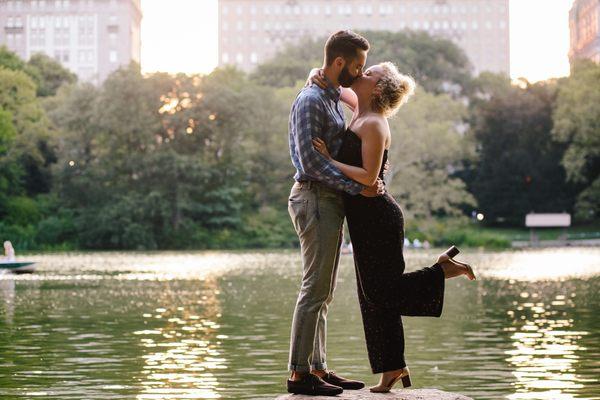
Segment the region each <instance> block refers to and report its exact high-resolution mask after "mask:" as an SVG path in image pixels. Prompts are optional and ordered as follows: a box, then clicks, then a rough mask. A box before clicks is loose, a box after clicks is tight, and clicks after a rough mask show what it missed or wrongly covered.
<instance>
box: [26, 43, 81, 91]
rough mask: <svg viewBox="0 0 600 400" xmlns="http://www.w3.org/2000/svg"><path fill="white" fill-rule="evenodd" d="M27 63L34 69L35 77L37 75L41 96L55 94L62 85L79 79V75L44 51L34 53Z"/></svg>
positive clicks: (38, 89) (31, 69) (30, 68)
mask: <svg viewBox="0 0 600 400" xmlns="http://www.w3.org/2000/svg"><path fill="white" fill-rule="evenodd" d="M27 65H28V66H29V70H30V71H33V74H34V76H33V77H34V79H36V78H35V77H37V79H36V83H37V95H38V96H40V97H47V96H54V95H55V94H56V91H57V90H58V88H59V87H60V86H61V85H64V84H71V83H75V82H76V81H77V75H75V74H74V73H72V72H71V71H69V70H68V69H66V68H64V67H63V66H62V65H61V64H60V63H58V62H57V61H55V60H53V59H52V58H50V57H48V56H47V55H45V54H42V53H36V54H34V55H32V56H31V58H30V59H29V61H28V62H27Z"/></svg>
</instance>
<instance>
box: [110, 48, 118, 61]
mask: <svg viewBox="0 0 600 400" xmlns="http://www.w3.org/2000/svg"><path fill="white" fill-rule="evenodd" d="M108 59H109V60H110V62H111V63H116V62H117V52H116V51H115V50H111V51H110V53H109V55H108Z"/></svg>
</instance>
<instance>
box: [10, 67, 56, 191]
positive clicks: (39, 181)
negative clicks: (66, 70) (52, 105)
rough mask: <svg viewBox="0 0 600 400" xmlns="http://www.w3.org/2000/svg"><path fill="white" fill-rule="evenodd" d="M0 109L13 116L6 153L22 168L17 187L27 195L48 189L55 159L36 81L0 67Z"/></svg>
mask: <svg viewBox="0 0 600 400" xmlns="http://www.w3.org/2000/svg"><path fill="white" fill-rule="evenodd" d="M0 110H4V112H8V113H10V115H11V116H12V126H13V127H14V131H15V133H16V134H15V136H14V141H13V142H12V146H11V149H10V151H9V152H10V153H12V154H11V157H13V158H12V159H13V160H16V161H15V162H17V163H18V164H19V165H20V166H21V168H22V169H23V171H24V174H23V177H22V184H21V185H20V186H22V188H23V189H24V190H25V191H26V193H27V194H28V195H36V194H37V193H44V192H48V191H49V190H50V185H51V183H50V164H51V163H52V162H53V161H54V152H53V148H52V146H53V144H52V142H51V136H50V128H49V123H48V120H47V118H46V115H45V113H44V110H43V108H42V106H41V104H40V102H39V101H38V99H37V98H36V86H35V83H34V82H33V81H32V80H31V78H30V77H29V76H28V75H27V74H26V73H25V72H22V71H17V70H9V69H6V68H3V67H0ZM4 115H5V116H4V119H6V114H4ZM11 190H15V191H16V192H17V193H19V192H20V191H19V190H20V188H18V187H14V188H12V189H11Z"/></svg>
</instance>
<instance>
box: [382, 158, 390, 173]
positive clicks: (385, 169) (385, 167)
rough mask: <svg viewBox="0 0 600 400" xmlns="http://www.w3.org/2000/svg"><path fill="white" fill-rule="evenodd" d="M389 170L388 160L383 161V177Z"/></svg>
mask: <svg viewBox="0 0 600 400" xmlns="http://www.w3.org/2000/svg"><path fill="white" fill-rule="evenodd" d="M389 170H390V160H385V164H383V175H387V173H388V171H389Z"/></svg>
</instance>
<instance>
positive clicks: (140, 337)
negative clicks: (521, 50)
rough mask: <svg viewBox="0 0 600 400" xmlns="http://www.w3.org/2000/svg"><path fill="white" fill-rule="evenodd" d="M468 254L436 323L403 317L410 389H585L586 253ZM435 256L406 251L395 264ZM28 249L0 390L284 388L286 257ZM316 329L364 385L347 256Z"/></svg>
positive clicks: (0, 345)
mask: <svg viewBox="0 0 600 400" xmlns="http://www.w3.org/2000/svg"><path fill="white" fill-rule="evenodd" d="M562 252H564V255H563V254H562ZM466 253H468V255H466V256H465V257H464V258H465V259H468V260H469V261H470V262H472V263H473V264H474V265H475V266H476V267H477V271H478V273H479V277H480V279H479V280H478V281H476V282H467V281H466V280H461V279H456V280H452V281H448V284H447V287H446V295H445V296H446V297H445V305H444V311H443V315H442V318H441V319H436V318H406V324H405V327H406V341H407V359H408V361H409V365H410V367H411V370H412V371H413V374H414V382H415V386H416V387H437V388H440V389H442V390H446V391H450V392H457V393H462V394H465V395H467V396H470V397H472V398H475V399H484V400H485V399H500V398H510V399H570V398H587V399H592V398H595V399H599V397H598V395H597V393H600V387H599V384H598V376H600V363H598V360H600V345H599V343H600V319H599V318H598V316H597V312H598V310H599V309H600V298H599V296H598V293H599V290H600V263H599V261H598V260H600V249H561V250H560V251H556V250H535V251H517V252H502V253H487V252H485V253H484V252H479V253H477V252H474V251H466ZM436 256H437V254H436V251H435V250H431V251H429V252H426V251H411V252H407V268H408V269H409V270H413V269H416V268H420V267H422V266H423V265H427V264H428V263H430V262H431V260H432V259H435V257H436ZM565 257H566V258H568V259H569V261H570V262H569V263H567V264H565V265H566V267H565V265H561V264H564V263H566V258H565ZM30 258H31V259H32V260H34V261H38V262H39V265H40V267H39V268H38V270H37V271H36V273H35V274H32V275H19V276H11V277H10V278H9V279H8V280H3V279H2V277H0V398H2V399H3V398H35V397H39V396H46V397H49V398H56V399H61V398H65V399H66V398H77V399H86V398H90V399H92V398H93V399H114V398H127V399H130V398H134V399H135V398H138V399H185V398H219V397H220V398H226V399H265V398H276V397H277V396H278V395H280V394H281V392H282V391H284V390H285V386H284V382H285V377H286V375H287V374H286V364H287V352H288V344H289V334H290V331H289V329H290V322H291V321H290V320H291V316H292V311H293V308H294V303H295V300H296V294H297V290H298V284H299V281H300V271H301V263H300V257H299V255H298V252H297V251H289V252H250V253H236V252H232V253H227V252H223V253H215V252H207V253H202V252H197V253H172V252H165V253H162V252H161V253H136V252H131V253H85V254H64V255H63V254H57V255H48V254H45V255H32V256H31V257H30ZM592 260H594V261H592ZM559 267H560V268H559ZM328 323H329V341H328V353H329V354H330V361H331V366H332V368H334V369H336V370H339V371H340V372H344V374H348V375H349V376H350V377H353V378H357V379H363V380H365V381H367V382H368V383H369V384H371V383H375V377H373V376H372V375H371V373H370V370H369V365H368V360H367V355H366V348H365V343H364V333H363V328H362V323H361V318H360V312H359V307H358V302H357V297H356V282H355V278H354V269H353V265H352V257H351V256H345V257H343V259H342V263H341V266H340V275H339V281H338V289H337V290H336V297H335V301H334V303H333V305H332V309H331V312H330V318H329V319H328ZM594 396H595V397H594Z"/></svg>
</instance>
